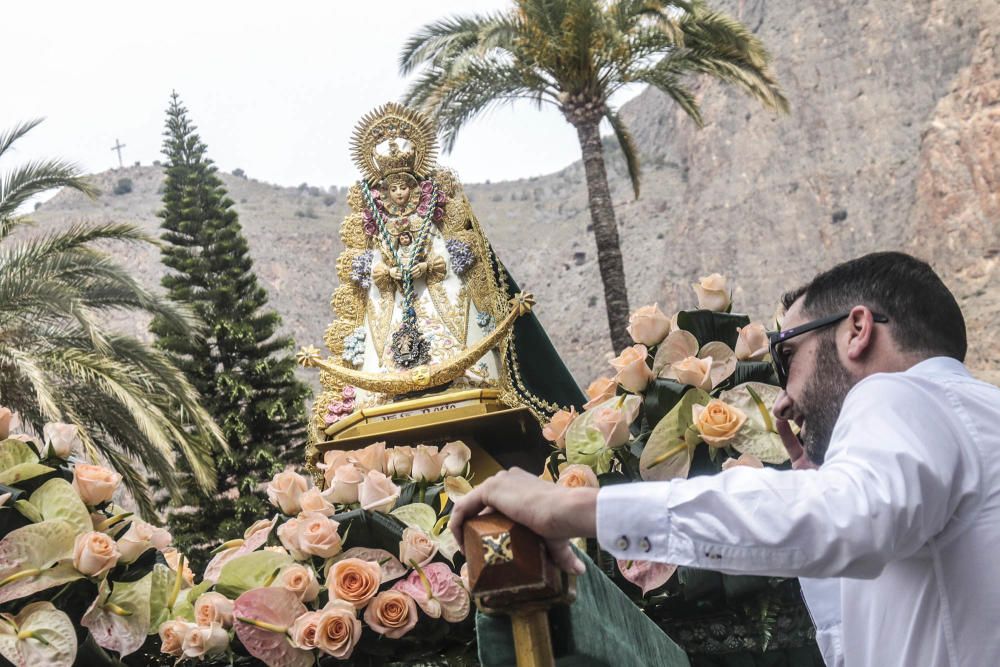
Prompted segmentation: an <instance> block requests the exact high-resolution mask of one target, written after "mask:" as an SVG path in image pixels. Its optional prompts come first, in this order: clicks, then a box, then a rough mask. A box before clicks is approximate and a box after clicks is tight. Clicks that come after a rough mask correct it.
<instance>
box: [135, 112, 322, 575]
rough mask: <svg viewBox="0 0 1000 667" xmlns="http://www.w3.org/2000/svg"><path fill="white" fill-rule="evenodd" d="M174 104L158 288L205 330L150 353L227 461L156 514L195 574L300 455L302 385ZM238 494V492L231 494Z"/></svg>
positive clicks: (162, 342) (207, 167)
mask: <svg viewBox="0 0 1000 667" xmlns="http://www.w3.org/2000/svg"><path fill="white" fill-rule="evenodd" d="M195 130H196V128H195V126H194V125H193V124H192V123H191V122H190V121H189V120H188V117H187V109H185V108H184V107H183V106H182V105H181V102H180V100H179V98H178V96H177V93H173V95H172V96H171V101H170V107H169V108H168V110H167V123H166V130H165V132H164V137H165V139H164V142H163V152H164V154H165V155H166V156H167V163H166V165H165V167H166V182H165V185H164V192H163V205H164V208H163V210H162V211H160V212H159V213H158V215H159V217H160V218H161V219H162V223H161V227H162V228H163V234H162V236H161V239H162V241H163V247H162V258H163V263H164V264H165V265H166V266H167V267H168V268H169V269H171V271H169V272H168V274H167V275H166V276H165V277H164V278H163V282H162V284H163V286H164V287H165V288H166V289H167V292H168V296H169V298H170V299H172V300H174V301H177V302H181V303H185V304H189V305H190V306H191V307H192V308H193V309H194V310H195V312H196V313H197V314H198V316H199V317H200V318H201V319H202V320H203V321H204V322H205V324H206V328H205V335H204V336H203V337H202V338H201V339H198V340H192V339H191V338H182V337H178V336H174V335H172V334H171V332H170V330H169V328H168V327H166V326H162V324H161V322H160V321H158V320H154V321H153V324H152V327H151V328H152V330H153V333H154V334H156V336H157V345H158V346H159V347H161V348H163V349H164V350H165V351H167V352H168V353H169V354H170V355H171V357H173V359H174V360H175V362H176V363H177V365H178V366H179V368H181V370H183V371H184V373H185V374H186V375H187V377H188V379H189V380H190V381H191V383H192V384H193V385H194V386H195V387H196V388H197V389H198V391H199V392H200V393H201V396H202V398H203V401H204V405H205V407H206V409H207V410H208V412H209V413H210V414H211V415H212V416H213V417H214V418H215V420H216V421H217V422H218V424H219V425H220V426H221V427H222V430H223V432H224V433H225V436H226V439H227V441H228V443H229V447H230V451H229V453H225V452H222V451H218V452H217V453H216V455H215V457H216V466H217V469H218V492H217V493H216V494H213V495H211V496H205V495H203V494H199V493H198V492H197V491H195V490H194V488H193V487H192V492H191V494H190V495H189V497H188V498H186V499H185V504H186V507H183V508H171V509H170V510H168V519H169V523H170V529H171V532H172V533H173V536H174V542H175V544H176V545H177V546H178V548H179V549H180V550H181V551H183V552H185V553H186V554H188V556H189V557H191V558H192V566H193V567H197V566H199V565H203V564H204V562H205V560H206V559H207V557H208V548H209V547H210V546H211V545H212V544H213V543H217V542H218V540H219V539H221V538H225V539H229V538H232V537H240V536H242V533H243V530H244V529H245V527H246V526H247V525H249V524H250V523H251V522H252V521H254V520H255V519H259V518H261V517H263V516H265V515H266V514H267V513H268V508H267V507H266V502H267V501H266V499H265V498H264V496H263V493H262V492H261V489H262V484H263V483H265V482H267V481H268V480H269V479H270V478H271V476H272V475H273V474H274V473H275V472H276V471H278V470H280V469H281V468H282V467H283V466H284V464H285V463H286V462H287V461H289V460H291V459H293V458H295V457H297V456H300V455H301V453H302V445H304V441H305V423H306V418H305V410H304V401H305V398H306V395H307V394H308V389H307V388H306V386H305V385H303V384H302V383H301V382H299V381H298V380H297V379H296V378H295V375H294V369H295V362H294V359H293V357H292V356H291V353H290V351H289V350H290V349H291V347H292V340H291V339H290V338H287V337H281V336H276V335H275V332H276V330H277V328H278V325H279V323H280V318H279V316H278V315H277V314H276V313H275V312H273V311H270V310H266V309H265V306H266V305H267V292H266V291H265V290H264V288H263V287H261V286H260V285H259V284H258V282H257V277H256V275H255V274H254V272H253V261H252V259H251V258H250V252H249V247H248V245H247V241H246V238H245V237H244V236H243V232H242V228H241V227H240V223H239V219H238V216H237V213H236V211H235V210H233V202H232V200H231V199H229V197H228V195H227V193H226V189H225V187H224V186H223V184H222V181H221V180H220V179H219V177H218V176H217V174H216V168H215V166H214V165H213V163H212V161H211V160H210V159H208V158H207V157H206V155H205V154H206V150H207V148H206V146H205V144H204V143H203V142H202V141H201V139H200V138H199V136H198V135H197V134H196V133H195ZM234 489H235V490H236V491H238V494H237V493H236V492H234Z"/></svg>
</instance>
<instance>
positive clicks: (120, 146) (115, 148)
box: [111, 139, 125, 169]
mask: <svg viewBox="0 0 1000 667" xmlns="http://www.w3.org/2000/svg"><path fill="white" fill-rule="evenodd" d="M123 148H125V144H123V143H122V142H120V141H118V140H117V139H115V145H114V146H112V147H111V150H113V151H118V168H119V169H121V168H122V167H124V166H125V165H124V164H123V163H122V149H123Z"/></svg>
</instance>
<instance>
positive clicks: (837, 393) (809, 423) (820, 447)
mask: <svg viewBox="0 0 1000 667" xmlns="http://www.w3.org/2000/svg"><path fill="white" fill-rule="evenodd" d="M854 384H855V381H854V379H853V378H852V377H851V375H850V373H848V371H847V369H846V368H844V366H843V364H841V363H840V359H839V358H838V357H837V347H836V343H835V341H834V340H833V338H832V337H830V340H828V341H823V342H822V343H821V344H820V346H819V350H818V352H817V353H816V370H815V372H814V374H813V376H812V378H811V379H810V381H809V383H808V384H807V385H806V386H805V388H804V389H803V390H802V398H801V399H799V400H797V401H796V404H797V405H798V407H799V410H800V412H801V413H802V417H803V418H804V419H805V422H806V429H805V432H804V433H803V438H802V446H803V448H804V449H805V451H806V456H808V457H809V460H810V461H812V462H813V463H815V464H816V465H820V464H822V463H823V460H824V459H825V458H826V450H827V449H829V447H830V438H831V437H832V436H833V427H834V426H835V425H836V423H837V419H838V417H840V410H841V408H842V407H843V406H844V399H845V398H846V397H847V392H849V391H850V390H851V387H853V386H854Z"/></svg>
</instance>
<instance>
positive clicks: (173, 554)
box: [160, 547, 194, 586]
mask: <svg viewBox="0 0 1000 667" xmlns="http://www.w3.org/2000/svg"><path fill="white" fill-rule="evenodd" d="M160 553H162V554H163V558H164V560H166V561H167V566H168V567H170V569H171V570H173V571H174V572H176V571H177V568H178V567H179V566H180V563H181V553H180V552H179V551H177V549H175V548H173V547H167V548H166V549H161V550H160ZM190 565H191V562H190V561H189V560H188V559H187V558H185V559H184V572H183V573H182V574H181V578H182V579H183V581H184V583H185V584H187V585H188V586H194V572H192V571H191V567H190Z"/></svg>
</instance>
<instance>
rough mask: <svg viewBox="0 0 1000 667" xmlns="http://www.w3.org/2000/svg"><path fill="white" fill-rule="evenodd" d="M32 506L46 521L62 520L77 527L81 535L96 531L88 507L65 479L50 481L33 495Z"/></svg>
mask: <svg viewBox="0 0 1000 667" xmlns="http://www.w3.org/2000/svg"><path fill="white" fill-rule="evenodd" d="M31 504H32V505H34V506H35V507H36V508H37V509H38V511H39V512H41V515H42V519H43V520H45V521H49V520H53V519H61V520H63V521H67V522H69V523H70V524H72V525H74V526H76V528H77V531H78V532H81V533H85V532H88V531H91V530H93V529H94V528H93V526H94V524H93V521H91V519H90V512H88V511H87V506H86V505H84V504H83V501H82V500H80V495H79V494H78V493H77V492H76V489H74V488H73V485H72V484H70V483H69V482H67V481H66V480H65V479H62V478H56V479H50V480H49V481H47V482H45V483H44V484H42V485H41V486H40V487H38V488H37V489H36V490H35V492H34V493H32V494H31Z"/></svg>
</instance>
